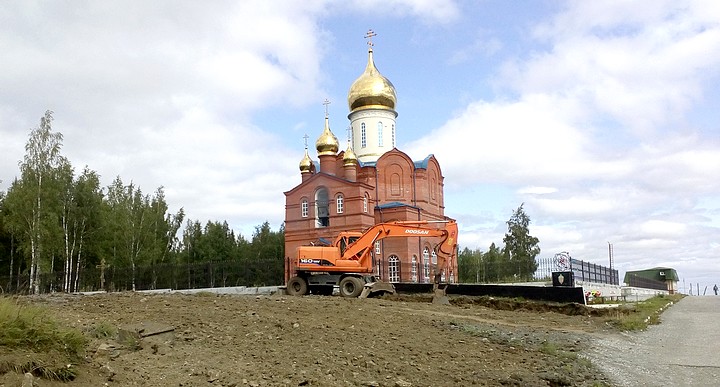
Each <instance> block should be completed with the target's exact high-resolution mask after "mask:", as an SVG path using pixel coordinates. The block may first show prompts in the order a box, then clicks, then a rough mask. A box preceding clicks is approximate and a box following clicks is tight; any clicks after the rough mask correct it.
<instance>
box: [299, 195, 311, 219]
mask: <svg viewBox="0 0 720 387" xmlns="http://www.w3.org/2000/svg"><path fill="white" fill-rule="evenodd" d="M300 211H301V212H302V217H303V218H307V217H308V212H309V211H308V201H307V199H303V200H302V202H300Z"/></svg>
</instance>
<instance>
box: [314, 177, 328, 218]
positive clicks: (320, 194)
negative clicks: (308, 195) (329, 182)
mask: <svg viewBox="0 0 720 387" xmlns="http://www.w3.org/2000/svg"><path fill="white" fill-rule="evenodd" d="M328 206H329V203H328V192H327V189H325V188H323V187H321V188H319V189H318V190H317V191H316V192H315V227H327V226H329V225H330V209H329V208H328Z"/></svg>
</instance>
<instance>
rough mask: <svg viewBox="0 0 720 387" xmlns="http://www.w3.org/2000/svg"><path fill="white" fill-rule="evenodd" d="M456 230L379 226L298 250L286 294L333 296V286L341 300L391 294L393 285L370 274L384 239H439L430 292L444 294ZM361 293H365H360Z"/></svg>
mask: <svg viewBox="0 0 720 387" xmlns="http://www.w3.org/2000/svg"><path fill="white" fill-rule="evenodd" d="M457 234H458V227H457V223H456V222H455V221H454V220H448V221H402V222H401V221H397V222H387V223H379V224H376V225H374V226H372V227H370V228H369V229H368V230H367V231H365V232H362V233H360V232H353V231H344V232H341V233H340V234H339V235H338V236H337V237H336V238H335V241H334V242H333V243H332V245H330V246H300V247H298V248H297V258H296V261H295V265H294V268H293V269H294V272H293V277H292V278H290V279H289V280H288V282H287V290H286V291H287V294H289V295H304V294H308V292H309V291H310V289H313V292H314V293H319V294H332V291H333V288H334V286H335V285H338V286H339V288H340V295H341V296H343V297H358V296H361V297H364V296H368V295H372V294H377V293H383V292H394V287H393V286H392V284H388V283H384V282H380V281H377V280H376V279H375V277H374V276H372V273H373V262H372V252H373V249H374V247H375V242H377V241H380V240H383V239H385V238H411V237H423V238H438V240H439V242H438V244H437V245H436V246H435V253H436V255H437V262H433V265H432V274H433V290H434V292H435V296H436V297H437V296H438V291H441V292H443V294H442V295H444V285H445V284H442V283H441V281H442V277H443V271H444V270H446V264H447V262H452V260H451V258H452V257H455V255H456V251H457V236H458V235H457ZM363 290H364V291H363Z"/></svg>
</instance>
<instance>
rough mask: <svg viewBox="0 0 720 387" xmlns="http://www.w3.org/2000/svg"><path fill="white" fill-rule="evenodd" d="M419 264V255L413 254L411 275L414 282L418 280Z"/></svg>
mask: <svg viewBox="0 0 720 387" xmlns="http://www.w3.org/2000/svg"><path fill="white" fill-rule="evenodd" d="M417 264H418V262H417V256H416V255H414V254H413V256H412V261H411V262H410V277H411V278H412V282H417V281H418V275H417Z"/></svg>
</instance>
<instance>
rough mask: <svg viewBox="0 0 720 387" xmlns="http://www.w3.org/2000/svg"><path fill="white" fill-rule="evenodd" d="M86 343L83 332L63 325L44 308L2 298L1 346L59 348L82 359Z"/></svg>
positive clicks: (36, 349)
mask: <svg viewBox="0 0 720 387" xmlns="http://www.w3.org/2000/svg"><path fill="white" fill-rule="evenodd" d="M86 345H87V339H86V338H85V336H83V334H82V333H81V332H80V331H78V330H76V329H71V328H65V327H62V326H60V325H59V324H58V323H57V322H56V321H55V320H54V319H52V318H51V317H50V316H49V313H48V312H47V311H46V310H45V309H43V308H41V307H36V306H29V305H20V304H19V303H18V302H17V301H14V300H12V299H10V298H7V297H0V347H6V348H9V349H15V348H20V349H29V350H32V351H35V352H51V351H57V352H60V353H64V354H66V355H68V356H70V357H72V358H80V357H81V356H82V354H83V352H84V351H85V347H86Z"/></svg>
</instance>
